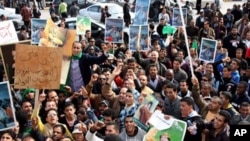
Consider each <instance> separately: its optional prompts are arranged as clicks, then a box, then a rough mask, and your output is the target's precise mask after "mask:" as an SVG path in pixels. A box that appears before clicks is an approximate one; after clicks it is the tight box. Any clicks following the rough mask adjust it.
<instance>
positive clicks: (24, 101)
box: [21, 99, 33, 108]
mask: <svg viewBox="0 0 250 141" xmlns="http://www.w3.org/2000/svg"><path fill="white" fill-rule="evenodd" d="M26 102H28V103H30V104H31V106H32V108H33V104H32V102H31V101H29V100H26V99H24V100H23V101H22V102H21V107H23V104H24V103H26Z"/></svg>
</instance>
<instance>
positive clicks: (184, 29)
mask: <svg viewBox="0 0 250 141" xmlns="http://www.w3.org/2000/svg"><path fill="white" fill-rule="evenodd" d="M177 1H178V7H179V10H180V14H181V22H182V29H183V31H184V37H185V43H186V47H187V53H188V57H189V64H190V71H191V75H192V77H193V76H195V75H194V69H193V63H192V57H191V55H190V50H189V44H188V37H187V31H186V28H185V22H184V15H183V12H182V7H181V5H180V3H181V1H180V0H177ZM187 12H188V9H187Z"/></svg>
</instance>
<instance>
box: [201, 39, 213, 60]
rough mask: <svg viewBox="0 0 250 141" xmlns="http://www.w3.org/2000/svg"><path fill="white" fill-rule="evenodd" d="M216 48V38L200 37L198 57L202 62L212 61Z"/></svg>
mask: <svg viewBox="0 0 250 141" xmlns="http://www.w3.org/2000/svg"><path fill="white" fill-rule="evenodd" d="M216 50H217V41H216V40H212V39H208V38H202V40H201V46H200V53H199V59H200V60H201V61H204V62H210V63H214V59H215V55H216Z"/></svg>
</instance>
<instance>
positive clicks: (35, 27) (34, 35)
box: [31, 18, 47, 44]
mask: <svg viewBox="0 0 250 141" xmlns="http://www.w3.org/2000/svg"><path fill="white" fill-rule="evenodd" d="M46 22H47V20H44V19H35V18H32V19H31V43H32V44H39V41H40V38H41V37H42V36H43V34H44V28H45V26H46Z"/></svg>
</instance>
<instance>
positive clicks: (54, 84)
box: [14, 44, 62, 89]
mask: <svg viewBox="0 0 250 141" xmlns="http://www.w3.org/2000/svg"><path fill="white" fill-rule="evenodd" d="M15 58H16V59H15V61H16V62H15V83H14V86H15V88H19V89H23V88H30V87H32V88H37V89H58V88H59V85H60V77H61V68H62V48H50V47H37V46H31V45H23V44H17V46H16V57H15Z"/></svg>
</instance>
